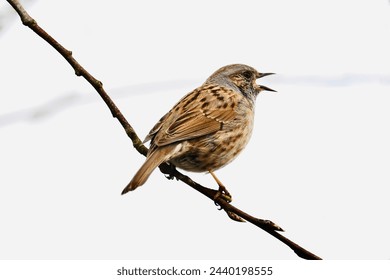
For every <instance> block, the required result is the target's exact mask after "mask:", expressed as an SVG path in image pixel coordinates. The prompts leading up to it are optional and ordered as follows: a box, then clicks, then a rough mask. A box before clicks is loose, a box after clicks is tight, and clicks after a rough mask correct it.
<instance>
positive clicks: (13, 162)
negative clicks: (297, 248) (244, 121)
mask: <svg viewBox="0 0 390 280" xmlns="http://www.w3.org/2000/svg"><path fill="white" fill-rule="evenodd" d="M30 2H33V3H31V4H30V5H28V6H27V10H28V12H29V13H30V14H31V16H33V17H34V18H35V19H36V20H37V22H38V23H39V24H40V25H41V27H43V28H44V29H45V30H46V31H48V32H49V33H50V34H51V35H53V36H54V37H55V38H56V39H57V40H58V41H59V42H60V43H62V44H63V45H64V46H65V47H66V48H68V49H70V50H72V51H73V54H74V57H75V58H76V59H77V60H78V61H79V62H80V63H81V64H82V65H83V66H84V67H85V68H86V69H87V70H88V71H89V72H90V73H91V74H92V75H94V76H95V77H96V78H97V79H99V80H101V81H102V82H103V84H104V87H105V89H106V90H107V92H108V93H109V94H110V95H111V96H112V97H113V99H114V101H115V102H116V103H117V105H118V107H119V108H120V109H121V110H122V112H123V114H124V115H125V116H126V117H127V119H128V121H129V122H130V123H131V124H132V125H133V127H134V128H135V129H136V131H137V133H138V135H139V136H140V137H141V138H144V137H145V135H146V134H147V132H148V131H149V129H150V128H151V127H152V126H153V125H154V123H155V122H156V121H157V120H158V119H159V118H160V117H161V116H162V115H163V114H164V113H165V112H167V111H168V110H169V109H170V108H171V106H172V105H173V104H175V103H176V102H177V101H178V100H179V99H180V98H181V97H182V96H183V95H184V94H186V93H188V92H189V91H191V90H192V89H194V88H195V87H197V86H199V85H200V84H201V83H203V82H204V81H205V80H206V79H207V77H208V76H209V75H210V74H212V73H213V72H214V71H215V70H217V69H218V68H220V67H221V66H224V65H227V64H231V63H244V64H248V65H250V66H253V67H255V68H256V69H258V70H259V71H262V72H275V73H277V75H275V76H271V77H267V78H264V79H263V80H262V84H264V85H266V86H269V87H271V88H274V89H275V90H277V91H278V93H264V94H262V95H260V96H259V97H258V100H257V108H256V117H255V129H254V132H253V136H252V139H251V141H250V143H249V145H248V147H247V148H246V149H245V151H244V152H243V153H242V154H241V155H240V156H239V157H238V158H237V159H236V160H235V161H234V162H233V163H231V164H230V165H228V166H227V167H225V168H223V169H221V170H219V171H217V172H216V174H217V175H218V177H219V178H220V179H221V181H222V182H224V184H225V185H226V186H228V188H229V191H230V192H231V193H232V195H233V205H235V206H237V207H239V208H241V209H242V210H244V211H247V212H248V213H249V214H252V215H254V216H257V217H259V218H264V219H270V220H272V221H274V222H276V223H277V224H279V225H280V226H281V227H283V228H284V229H285V230H286V232H285V235H286V236H287V237H289V238H291V239H292V240H293V241H295V242H297V243H298V244H300V245H302V246H303V247H304V248H306V249H308V250H310V251H312V252H313V253H315V254H317V255H319V256H320V257H322V258H325V259H390V242H389V238H388V237H389V236H390V222H389V220H390V219H389V213H390V203H389V197H390V192H389V189H390V176H389V169H390V146H389V143H390V131H389V121H390V110H389V104H390V56H389V50H390V39H389V38H390V36H389V31H390V4H389V2H388V1H386V0H375V1H368V0H366V1H362V0H360V1H356V0H355V1H352V0H350V1H349V0H345V1H335V0H334V1H304V0H297V1H287V0H284V1H282V0H279V1H254V0H253V1H249V0H247V1H240V2H238V1H226V0H218V1H205V0H202V1H199V0H197V1H178V0H170V1H157V0H152V1H142V2H141V1H115V4H111V5H110V3H108V2H107V1H92V0H91V1H90V0H84V1H75V0H68V1H49V0H36V1H30ZM8 6H9V5H8V3H1V5H0V15H1V16H0V24H1V30H0V50H1V51H0V77H1V78H0V79H1V82H0V170H1V176H0V213H1V214H0V220H1V228H2V230H1V232H0V248H1V250H0V259H297V258H298V257H297V256H296V255H295V254H294V253H293V252H292V251H291V250H290V249H289V248H288V247H286V246H285V245H284V244H282V243H280V242H279V241H277V240H276V239H274V238H272V237H271V236H270V235H268V234H266V233H265V232H263V231H262V230H260V229H258V228H256V227H254V226H252V225H251V224H249V223H246V224H241V223H235V222H233V221H231V220H230V219H229V218H228V217H227V216H226V215H225V214H224V212H222V211H217V208H216V207H215V206H214V204H213V202H212V201H210V200H209V199H207V198H205V197H203V196H202V195H200V194H198V193H197V192H196V191H193V190H192V189H190V188H189V187H188V186H186V185H184V184H183V183H180V182H176V181H168V180H166V179H165V178H164V176H163V175H162V174H161V173H160V172H159V171H158V170H157V171H155V172H154V173H153V175H152V176H151V177H150V179H149V180H148V181H147V183H146V184H145V185H144V186H142V187H141V188H139V189H137V190H136V191H134V192H131V193H128V194H127V195H125V196H121V195H120V193H121V191H122V189H123V188H124V187H125V186H126V184H127V183H128V182H129V181H130V179H131V178H132V176H133V175H134V173H135V172H136V171H137V169H138V168H139V167H140V165H141V164H142V162H143V160H144V158H143V157H142V156H141V155H139V154H138V153H137V152H136V151H135V150H134V149H133V147H132V144H131V141H130V140H129V139H128V138H127V136H126V134H125V133H124V131H123V129H122V128H121V126H120V125H119V123H118V122H117V121H116V120H114V119H113V118H112V117H111V115H110V112H109V110H108V109H107V107H106V106H105V105H104V103H103V101H101V100H100V97H99V96H98V95H97V93H96V92H95V91H94V90H93V88H92V87H91V86H90V85H89V84H88V83H87V82H86V81H84V80H83V79H81V78H78V77H76V76H75V75H74V72H73V70H72V69H71V68H70V66H69V65H68V64H67V62H66V61H65V60H64V59H63V58H62V57H61V56H60V55H59V54H58V53H57V52H56V51H54V49H52V48H51V47H50V46H49V45H47V43H45V42H44V41H43V40H42V39H40V38H38V37H37V36H36V35H35V34H33V32H32V31H30V30H29V29H28V28H26V27H24V26H23V25H22V24H21V22H20V20H19V19H18V18H17V17H16V16H12V15H13V12H12V11H10V10H9V7H8ZM186 174H188V175H190V177H191V178H192V179H194V180H195V181H198V182H200V183H202V184H204V185H207V186H209V187H216V185H215V182H214V181H213V179H212V178H211V176H210V175H205V174H196V173H186Z"/></svg>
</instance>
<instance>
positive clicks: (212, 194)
mask: <svg viewBox="0 0 390 280" xmlns="http://www.w3.org/2000/svg"><path fill="white" fill-rule="evenodd" d="M7 1H8V3H10V5H11V6H12V7H13V8H14V9H15V10H16V12H17V13H18V14H19V16H20V18H21V20H22V22H23V24H24V25H26V26H28V27H29V28H30V29H31V30H33V31H34V32H35V33H36V34H37V35H38V36H40V37H41V38H42V39H44V40H45V41H46V42H47V43H49V44H50V45H51V46H52V47H53V48H55V49H56V50H57V51H58V52H59V53H60V54H61V55H62V56H63V57H64V58H65V59H66V61H68V63H69V64H70V65H71V66H72V67H73V69H74V71H75V74H76V75H77V76H82V77H84V78H85V79H86V80H87V81H88V82H89V83H90V84H91V85H92V86H93V87H94V88H95V90H96V91H97V92H98V93H99V95H100V97H101V98H102V99H103V101H104V102H105V103H106V105H107V106H108V108H109V109H110V111H111V113H112V116H113V117H114V118H117V119H118V121H119V122H120V124H121V125H122V127H123V128H124V130H125V131H126V134H127V135H128V136H129V137H130V139H131V141H132V142H133V146H134V147H135V149H136V150H137V151H138V152H139V153H141V154H143V155H144V156H146V154H147V152H148V149H147V148H146V147H145V146H144V145H143V144H142V142H141V140H140V138H139V137H138V136H137V134H136V133H135V131H134V129H133V127H132V126H131V125H130V124H129V123H128V121H127V120H126V118H125V117H124V116H123V114H122V113H121V112H120V110H119V109H118V107H117V106H116V105H115V103H114V102H113V101H112V99H111V98H110V97H109V96H108V94H107V93H106V91H105V90H104V88H103V84H102V83H101V82H100V81H99V80H97V79H95V78H94V77H93V76H92V75H91V74H90V73H89V72H88V71H87V70H85V69H84V68H83V67H82V66H81V65H80V64H79V63H78V62H77V61H76V60H75V59H74V57H73V56H72V52H71V51H69V50H67V49H66V48H64V47H63V46H62V45H61V44H59V43H58V42H57V41H56V40H55V39H54V38H53V37H51V36H50V35H49V34H48V33H47V32H46V31H45V30H43V29H42V28H41V27H40V26H39V25H38V24H37V23H36V21H35V20H34V19H33V18H32V17H30V15H29V14H28V13H27V12H26V10H25V9H24V8H23V6H22V5H21V4H20V3H19V1H17V0H7ZM160 170H161V172H162V173H164V174H168V175H169V177H171V178H173V177H175V178H177V179H178V180H180V181H182V182H184V183H185V184H187V185H189V186H191V187H192V188H193V189H195V190H197V191H198V192H200V193H202V194H203V195H205V196H207V197H208V198H209V199H211V200H212V201H214V202H215V203H217V204H218V205H219V206H220V207H221V208H222V209H223V210H225V211H226V213H228V215H229V217H231V218H233V219H237V220H245V221H248V222H250V223H252V224H254V225H255V226H257V227H259V228H261V229H263V230H264V231H266V232H268V233H269V234H271V235H272V236H274V237H275V238H277V239H278V240H280V241H281V242H283V243H284V244H286V245H287V246H288V247H290V248H291V249H292V250H293V251H294V252H295V253H296V254H297V255H298V256H299V257H301V258H304V259H312V260H319V259H321V258H320V257H318V256H316V255H315V254H313V253H311V252H309V251H307V250H305V249H304V248H302V247H301V246H299V245H298V244H296V243H294V242H292V241H291V240H289V239H288V238H286V237H284V236H283V235H281V234H280V233H279V232H278V231H283V230H282V229H281V228H280V227H279V226H277V225H276V224H274V223H273V222H271V221H268V220H262V219H258V218H255V217H253V216H251V215H249V214H247V213H245V212H244V211H242V210H240V209H238V208H236V207H234V206H233V205H231V204H230V203H229V202H227V201H226V200H224V198H223V197H222V196H217V191H216V190H213V189H209V188H206V187H204V186H202V185H200V184H198V183H196V182H194V181H193V180H192V179H191V178H189V177H188V176H186V175H184V174H182V173H180V172H179V171H177V170H176V169H174V168H172V167H171V166H170V165H169V164H167V163H163V164H161V165H160Z"/></svg>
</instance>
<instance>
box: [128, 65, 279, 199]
mask: <svg viewBox="0 0 390 280" xmlns="http://www.w3.org/2000/svg"><path fill="white" fill-rule="evenodd" d="M271 74H273V73H259V72H257V71H256V70H255V69H254V68H252V67H250V66H247V65H243V64H232V65H228V66H225V67H222V68H220V69H219V70H217V71H216V72H215V73H214V74H212V75H211V76H210V77H209V78H208V79H207V80H206V82H205V83H204V84H203V85H202V86H200V87H198V88H197V89H195V90H194V91H192V92H190V93H189V94H187V95H186V96H184V97H183V98H182V99H181V100H180V101H179V102H178V103H177V104H176V105H175V106H173V108H172V109H171V110H170V111H169V112H168V113H167V114H165V115H164V116H163V117H162V118H161V119H160V120H159V121H158V122H157V124H156V125H155V126H154V127H153V128H152V130H151V131H150V132H149V134H148V135H147V136H146V138H145V140H144V143H145V142H147V141H149V140H151V143H150V149H149V152H148V155H147V157H146V161H145V163H144V164H143V165H142V166H141V168H140V169H139V170H138V172H137V173H136V174H135V176H134V178H133V179H132V180H131V181H130V183H129V184H128V185H127V186H126V188H125V189H124V190H123V192H122V194H125V193H127V192H129V191H132V190H135V189H136V188H137V187H139V186H141V185H143V184H144V183H145V182H146V180H147V179H148V178H149V176H150V174H151V173H152V171H153V170H154V169H155V168H156V167H157V166H159V165H160V164H161V163H163V162H169V163H170V164H173V165H174V166H176V167H179V168H181V169H184V170H187V171H192V172H209V173H210V174H211V175H212V176H213V177H214V179H215V180H216V182H217V183H218V185H219V191H220V192H222V193H224V194H225V195H227V196H228V197H230V194H229V193H228V191H227V190H226V188H225V187H224V186H223V184H222V183H221V182H220V181H219V180H218V179H217V177H216V176H215V175H214V173H213V172H214V171H215V170H217V169H219V168H221V167H223V166H225V165H226V164H228V163H230V162H231V161H232V160H233V159H234V158H236V156H237V155H238V154H239V153H240V152H241V151H242V150H243V149H244V147H245V146H246V144H247V143H248V141H249V138H250V137H251V134H252V128H253V121H254V109H255V100H256V96H257V95H258V94H259V93H260V92H261V91H263V90H267V91H274V90H272V89H270V88H268V87H265V86H262V85H257V84H256V79H259V78H262V77H264V76H267V75H271Z"/></svg>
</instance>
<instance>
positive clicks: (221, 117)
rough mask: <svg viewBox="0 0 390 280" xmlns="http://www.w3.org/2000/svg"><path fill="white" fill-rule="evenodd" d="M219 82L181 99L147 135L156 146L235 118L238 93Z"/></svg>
mask: <svg viewBox="0 0 390 280" xmlns="http://www.w3.org/2000/svg"><path fill="white" fill-rule="evenodd" d="M234 93H235V92H234V91H233V90H231V89H228V88H224V87H221V86H216V85H214V86H213V85H209V86H206V87H200V88H198V89H196V90H194V91H193V92H191V93H189V94H188V95H186V96H185V97H184V98H182V99H181V100H180V101H179V102H178V103H177V104H176V105H175V106H174V107H173V108H172V109H171V111H169V112H168V113H167V114H166V115H165V116H164V117H163V118H162V119H161V120H160V121H159V122H158V123H157V124H156V125H155V126H154V127H153V129H152V130H151V132H150V133H149V135H148V136H147V137H146V139H147V140H149V139H153V144H154V145H156V146H164V145H168V144H171V143H174V142H177V141H182V140H188V139H193V138H197V137H200V136H204V135H207V134H210V133H213V132H216V131H218V130H220V129H221V127H222V125H223V124H224V123H228V122H230V121H232V120H234V119H235V117H236V114H237V113H236V111H235V109H236V105H237V102H238V100H237V95H235V94H234Z"/></svg>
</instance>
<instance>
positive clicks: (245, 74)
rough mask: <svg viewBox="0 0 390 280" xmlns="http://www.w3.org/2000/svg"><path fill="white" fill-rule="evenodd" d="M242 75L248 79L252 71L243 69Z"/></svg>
mask: <svg viewBox="0 0 390 280" xmlns="http://www.w3.org/2000/svg"><path fill="white" fill-rule="evenodd" d="M242 75H243V76H244V77H245V78H247V79H250V78H252V73H251V72H250V71H244V72H242Z"/></svg>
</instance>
